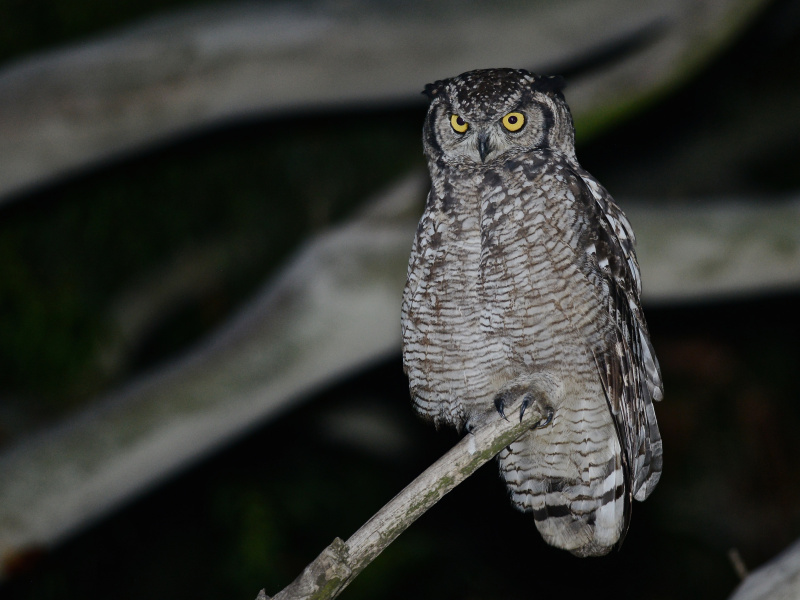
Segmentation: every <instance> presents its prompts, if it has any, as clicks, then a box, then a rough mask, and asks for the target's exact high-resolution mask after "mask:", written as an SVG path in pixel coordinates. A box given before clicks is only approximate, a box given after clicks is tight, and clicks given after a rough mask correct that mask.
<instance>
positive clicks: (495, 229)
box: [402, 69, 663, 556]
mask: <svg viewBox="0 0 800 600" xmlns="http://www.w3.org/2000/svg"><path fill="white" fill-rule="evenodd" d="M560 89H561V83H560V80H559V79H557V78H549V77H540V76H537V75H533V74H531V73H528V72H526V71H522V70H512V69H487V70H480V71H471V72H468V73H465V74H463V75H460V76H458V77H455V78H453V79H449V80H446V81H438V82H436V83H434V84H431V85H429V86H427V87H426V93H427V94H428V96H429V97H430V99H431V104H430V108H429V111H428V117H427V119H426V122H425V128H424V134H423V141H424V146H425V154H426V157H427V159H428V166H429V170H430V174H431V183H432V187H431V191H430V194H429V195H428V200H427V204H426V207H425V212H424V214H423V215H422V219H421V220H420V223H419V227H418V230H417V235H416V238H415V240H414V244H413V247H412V251H411V259H410V261H409V269H408V281H407V284H406V289H405V293H404V297H403V310H402V312H403V314H402V326H403V361H404V366H405V369H406V373H407V374H408V377H409V384H410V388H411V394H412V398H413V402H414V406H415V408H416V409H417V411H418V412H419V413H420V414H422V415H423V416H425V417H427V418H429V419H431V420H433V421H434V422H435V423H436V424H437V425H438V424H439V423H445V424H448V425H453V426H455V427H458V428H464V427H466V428H470V427H474V426H476V425H478V424H480V423H481V422H482V421H484V420H485V419H487V418H489V416H490V415H491V414H492V413H493V412H494V411H496V410H498V409H499V410H501V411H502V410H503V407H504V406H505V405H507V404H510V403H511V402H512V401H516V400H517V399H521V398H527V397H533V396H535V395H536V391H537V386H539V385H541V384H542V381H543V378H544V379H547V380H548V381H549V380H550V379H548V378H551V379H552V380H553V381H555V382H557V385H558V386H559V389H560V390H561V392H560V394H558V395H557V398H558V401H557V403H555V404H554V405H553V406H551V407H548V408H550V409H552V418H551V419H549V420H548V421H547V422H546V423H543V424H542V426H541V427H539V428H537V429H535V430H533V431H531V432H530V433H529V434H526V435H525V436H524V437H523V438H521V439H519V440H517V441H516V442H515V443H513V444H511V445H510V446H509V447H507V448H506V449H505V450H504V451H503V452H501V453H500V455H499V462H500V470H501V473H502V475H503V477H504V478H505V480H506V482H507V485H508V487H509V491H510V493H511V499H512V502H513V503H514V504H515V505H516V506H517V507H519V508H520V509H522V510H528V511H531V512H532V513H533V517H534V520H535V522H536V526H537V528H538V529H539V531H540V532H541V534H542V536H543V537H544V539H545V540H546V541H547V542H548V543H550V544H553V545H555V546H558V547H560V548H564V549H567V550H569V551H571V552H572V553H574V554H576V555H579V556H587V555H600V554H605V553H606V552H608V551H609V550H610V549H611V548H612V547H613V546H614V545H615V544H616V543H617V542H618V541H619V540H620V539H621V538H622V537H623V536H624V532H625V530H626V528H627V526H628V519H629V512H630V502H631V498H632V497H635V498H636V499H637V500H644V498H646V497H647V495H648V494H649V493H650V492H651V491H652V489H653V488H654V487H655V485H656V483H657V481H658V478H659V475H660V473H661V438H660V435H659V432H658V425H657V423H656V417H655V412H654V410H653V400H660V399H661V397H662V396H663V388H662V384H661V376H660V373H659V367H658V362H657V361H656V358H655V352H654V351H653V348H652V346H651V344H650V340H649V335H648V332H647V325H646V324H645V320H644V315H643V313H642V309H641V306H640V303H639V296H640V294H641V281H640V276H639V267H638V264H637V262H636V255H635V253H634V248H633V245H634V241H635V240H634V236H633V232H632V230H631V227H630V224H629V223H628V221H627V219H626V218H625V215H624V214H623V213H622V211H621V210H620V209H619V208H618V207H617V205H616V204H615V203H614V201H613V200H612V198H611V196H610V195H609V194H608V192H606V190H605V189H604V188H603V187H602V186H601V185H600V184H599V183H598V182H597V181H596V180H595V179H594V178H593V177H592V176H591V175H589V173H587V172H586V171H585V170H584V169H582V168H581V166H580V165H579V164H578V162H577V159H576V157H575V152H574V133H573V126H572V118H571V116H570V113H569V109H568V108H567V105H566V103H565V102H564V98H563V96H562V94H561V91H560ZM526 394H533V396H526Z"/></svg>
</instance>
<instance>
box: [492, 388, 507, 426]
mask: <svg viewBox="0 0 800 600" xmlns="http://www.w3.org/2000/svg"><path fill="white" fill-rule="evenodd" d="M494 406H495V408H496V409H497V412H499V413H500V416H501V417H503V418H504V419H505V420H506V421H508V417H506V411H505V407H506V394H500V395H499V396H497V398H495V399H494Z"/></svg>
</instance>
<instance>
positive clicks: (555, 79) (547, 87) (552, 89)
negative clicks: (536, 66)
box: [532, 75, 567, 94]
mask: <svg viewBox="0 0 800 600" xmlns="http://www.w3.org/2000/svg"><path fill="white" fill-rule="evenodd" d="M566 86H567V82H566V81H564V78H563V77H561V75H541V76H539V77H537V78H536V81H534V82H533V86H532V87H533V89H534V90H536V91H537V92H542V93H544V94H560V93H561V92H562V91H563V89H564V88H565V87H566Z"/></svg>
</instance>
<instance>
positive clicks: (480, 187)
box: [402, 152, 607, 427]
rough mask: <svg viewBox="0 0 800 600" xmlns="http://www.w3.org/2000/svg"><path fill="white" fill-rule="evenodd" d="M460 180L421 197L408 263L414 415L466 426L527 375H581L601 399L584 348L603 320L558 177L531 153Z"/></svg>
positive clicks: (556, 166)
mask: <svg viewBox="0 0 800 600" xmlns="http://www.w3.org/2000/svg"><path fill="white" fill-rule="evenodd" d="M465 171H468V169H466V168H464V169H460V170H455V172H453V173H447V172H445V173H443V174H444V175H445V182H449V183H446V184H445V185H441V186H434V188H433V189H432V190H431V194H430V197H429V199H428V208H427V210H426V213H425V215H424V216H423V219H422V221H421V222H420V227H419V229H418V232H417V237H416V240H415V243H414V247H413V249H412V256H411V260H410V263H409V272H408V284H407V286H406V290H405V295H404V299H403V317H402V322H403V342H404V364H405V368H406V371H407V373H408V376H409V381H410V387H411V392H412V396H413V398H414V403H415V406H416V408H417V410H418V411H419V412H420V413H422V414H423V415H424V416H427V417H429V418H431V419H433V420H434V421H436V422H437V423H438V422H445V423H448V424H452V425H455V426H457V427H461V426H464V425H465V424H468V425H474V424H477V423H479V422H481V421H482V420H483V419H485V418H486V417H487V416H488V415H489V414H491V413H492V411H494V406H493V404H492V400H493V398H494V397H495V395H496V394H497V393H498V391H499V390H500V389H501V388H502V386H503V385H504V384H505V383H506V382H508V381H511V380H513V379H514V378H516V377H518V376H520V375H522V374H525V373H530V372H532V371H536V370H548V371H551V372H554V371H555V372H560V371H563V372H564V374H565V375H569V377H567V379H574V375H575V373H576V370H577V371H578V372H580V371H582V370H584V369H586V372H587V378H586V380H587V381H591V382H594V384H595V386H596V389H595V390H592V391H593V392H594V393H596V394H597V396H596V397H597V398H600V399H602V397H603V392H602V388H601V387H600V384H599V382H598V381H597V377H596V375H595V374H593V373H594V370H595V368H596V367H595V365H594V363H593V358H592V355H591V351H590V350H589V348H591V346H592V345H593V344H599V343H600V341H601V338H602V336H603V324H604V319H602V318H601V317H602V315H601V314H600V310H599V307H600V302H599V300H598V290H597V289H596V285H595V284H594V283H593V282H592V281H591V279H590V278H589V277H587V275H586V274H585V273H584V272H583V271H582V270H581V260H579V258H580V257H582V255H583V254H585V250H584V249H583V248H582V247H581V246H582V243H583V242H582V236H581V223H580V220H579V214H580V211H579V210H578V209H577V207H576V203H577V202H578V196H579V190H577V189H576V190H575V193H574V194H573V193H572V192H570V190H569V186H568V183H569V181H568V176H569V173H568V170H567V167H566V166H565V165H563V164H561V163H559V161H556V160H553V157H552V156H549V155H548V153H542V152H539V153H537V152H532V153H527V154H526V155H525V156H524V160H513V159H512V160H507V161H504V162H503V163H497V164H496V165H494V166H493V165H487V166H485V167H483V168H473V169H470V170H469V171H471V172H465ZM448 175H450V177H447V176H448ZM572 179H573V182H572V184H573V185H576V186H577V185H579V184H578V183H577V182H575V181H574V179H575V178H574V176H572ZM565 186H567V191H566V193H565V192H564V188H565ZM555 190H559V191H558V193H556V192H555ZM584 262H585V261H584ZM606 320H607V319H606ZM578 331H580V332H581V335H580V336H577V335H576V332H578ZM587 338H588V339H587ZM593 338H595V339H593Z"/></svg>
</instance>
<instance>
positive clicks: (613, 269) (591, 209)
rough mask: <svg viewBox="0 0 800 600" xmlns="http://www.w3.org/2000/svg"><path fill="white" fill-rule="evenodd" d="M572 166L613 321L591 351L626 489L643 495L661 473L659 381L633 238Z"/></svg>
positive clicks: (610, 203) (619, 215) (603, 194)
mask: <svg viewBox="0 0 800 600" xmlns="http://www.w3.org/2000/svg"><path fill="white" fill-rule="evenodd" d="M575 171H576V173H575V174H576V175H578V176H579V177H580V179H581V180H582V181H583V183H584V184H585V197H584V198H582V200H583V201H584V202H585V203H586V208H587V209H588V210H587V213H588V221H587V224H586V225H587V227H589V228H590V229H591V230H592V231H593V236H592V237H595V238H596V239H595V240H594V241H593V246H594V248H593V250H594V252H593V253H592V259H591V260H592V261H593V265H592V266H593V268H595V269H597V272H598V273H599V282H600V285H601V286H602V288H603V290H604V291H607V293H606V294H605V297H606V302H607V305H606V308H607V310H608V313H609V316H610V318H611V319H610V320H611V322H612V324H613V327H612V328H611V333H610V335H609V336H607V339H606V343H605V346H604V347H600V348H593V349H592V351H593V353H594V356H595V361H596V363H597V370H598V374H599V376H600V379H601V381H602V384H603V389H604V390H605V393H606V398H607V400H608V405H609V408H610V410H611V413H612V415H613V417H614V421H615V425H616V428H617V433H618V435H619V438H620V445H621V446H622V447H623V449H624V454H625V457H624V464H625V465H627V475H628V481H629V489H628V494H629V496H633V497H635V498H636V499H637V500H644V499H645V498H646V497H647V496H648V495H649V494H650V492H652V490H653V488H655V486H656V483H658V479H659V477H660V475H661V466H662V448H661V435H660V433H659V431H658V423H657V421H656V415H655V410H654V408H653V401H654V400H656V401H657V400H661V399H662V398H663V396H664V387H663V383H662V381H661V371H660V368H659V365H658V360H657V359H656V355H655V351H654V350H653V346H652V344H651V343H650V335H649V333H648V330H647V323H646V321H645V318H644V313H643V311H642V307H641V302H640V297H641V293H642V283H641V277H640V274H639V264H638V262H637V260H636V253H635V250H634V244H635V242H636V240H635V237H634V235H633V230H632V229H631V226H630V223H629V222H628V219H627V218H626V217H625V214H624V213H623V212H622V210H621V209H620V208H619V207H618V206H617V205H616V204H615V203H614V200H613V199H612V198H611V196H610V194H609V193H608V192H607V191H606V190H605V188H603V187H602V186H601V185H600V184H599V183H598V182H597V181H596V180H595V179H594V178H593V177H592V176H591V175H589V173H587V172H586V171H584V170H583V169H580V168H578V169H575Z"/></svg>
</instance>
